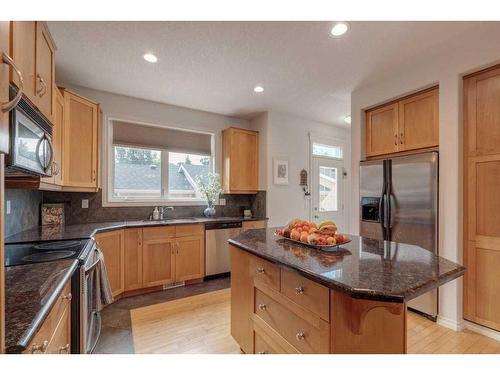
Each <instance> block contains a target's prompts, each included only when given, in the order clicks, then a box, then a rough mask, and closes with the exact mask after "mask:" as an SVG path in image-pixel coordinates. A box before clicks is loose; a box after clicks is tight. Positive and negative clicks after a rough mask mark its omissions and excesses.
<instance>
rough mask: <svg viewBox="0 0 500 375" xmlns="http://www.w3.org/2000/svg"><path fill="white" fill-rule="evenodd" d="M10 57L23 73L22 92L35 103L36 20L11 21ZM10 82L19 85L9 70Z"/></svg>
mask: <svg viewBox="0 0 500 375" xmlns="http://www.w3.org/2000/svg"><path fill="white" fill-rule="evenodd" d="M11 40H12V44H11V57H12V59H13V60H14V61H15V63H16V65H17V67H18V68H19V70H20V71H21V74H22V75H23V81H24V90H23V93H24V94H25V95H26V96H27V97H28V99H30V100H31V101H32V102H33V104H35V105H37V97H36V94H35V92H36V67H35V63H36V22H35V21H12V22H11ZM10 79H11V82H13V83H14V84H16V85H17V86H19V81H18V78H17V75H16V74H15V73H14V72H11V75H10Z"/></svg>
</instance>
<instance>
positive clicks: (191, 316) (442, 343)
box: [130, 289, 500, 354]
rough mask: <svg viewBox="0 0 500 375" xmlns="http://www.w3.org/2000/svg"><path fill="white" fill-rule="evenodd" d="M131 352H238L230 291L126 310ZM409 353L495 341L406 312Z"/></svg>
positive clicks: (485, 346)
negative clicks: (231, 323) (452, 328)
mask: <svg viewBox="0 0 500 375" xmlns="http://www.w3.org/2000/svg"><path fill="white" fill-rule="evenodd" d="M130 314H131V321H132V332H133V340H134V347H135V352H136V353H176V354H182V353H219V354H226V353H227V354H229V353H239V347H238V345H237V344H236V342H235V341H234V340H233V338H232V337H231V335H230V333H229V332H230V321H229V319H230V294H229V289H225V290H219V291H215V292H210V293H205V294H201V295H197V296H192V297H187V298H182V299H179V300H174V301H170V302H164V303H161V304H157V305H153V306H147V307H141V308H138V309H134V310H131V312H130ZM408 353H410V354H424V353H426V354H429V353H443V354H444V353H456V354H459V353H500V342H499V341H495V340H493V339H490V338H488V337H485V336H482V335H479V334H477V333H474V332H471V331H467V330H465V331H463V332H455V331H452V330H451V329H448V328H445V327H442V326H440V325H438V324H436V323H433V322H431V321H429V320H427V319H425V318H423V317H421V316H419V315H417V314H414V313H409V314H408Z"/></svg>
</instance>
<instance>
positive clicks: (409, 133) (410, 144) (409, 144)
mask: <svg viewBox="0 0 500 375" xmlns="http://www.w3.org/2000/svg"><path fill="white" fill-rule="evenodd" d="M398 112H399V150H400V151H405V150H415V149H419V148H425V147H433V146H437V145H438V144H439V91H438V90H437V89H434V90H431V91H427V92H424V93H422V94H419V95H414V96H411V97H409V98H407V99H404V100H401V101H400V102H399V110H398Z"/></svg>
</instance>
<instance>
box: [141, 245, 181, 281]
mask: <svg viewBox="0 0 500 375" xmlns="http://www.w3.org/2000/svg"><path fill="white" fill-rule="evenodd" d="M174 247H175V240H174V239H169V238H165V239H151V240H150V239H146V237H145V236H144V238H143V242H142V285H143V286H144V287H150V286H157V285H163V284H168V283H172V282H174V274H175V254H174Z"/></svg>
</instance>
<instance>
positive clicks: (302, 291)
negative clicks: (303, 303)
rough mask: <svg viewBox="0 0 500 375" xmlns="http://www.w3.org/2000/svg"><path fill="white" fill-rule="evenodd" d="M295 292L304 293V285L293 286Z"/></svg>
mask: <svg viewBox="0 0 500 375" xmlns="http://www.w3.org/2000/svg"><path fill="white" fill-rule="evenodd" d="M295 293H297V294H304V287H303V286H298V287H297V288H295Z"/></svg>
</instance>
